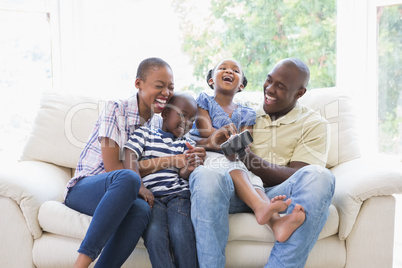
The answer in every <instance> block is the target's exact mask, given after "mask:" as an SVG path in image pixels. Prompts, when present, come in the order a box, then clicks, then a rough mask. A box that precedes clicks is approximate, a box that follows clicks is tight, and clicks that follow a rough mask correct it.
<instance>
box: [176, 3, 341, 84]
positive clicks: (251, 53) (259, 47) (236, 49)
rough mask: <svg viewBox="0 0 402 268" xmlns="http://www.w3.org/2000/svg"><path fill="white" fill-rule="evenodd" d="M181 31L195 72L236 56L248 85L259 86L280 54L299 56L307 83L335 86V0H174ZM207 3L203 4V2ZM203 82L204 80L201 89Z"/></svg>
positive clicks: (198, 73)
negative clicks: (308, 77)
mask: <svg viewBox="0 0 402 268" xmlns="http://www.w3.org/2000/svg"><path fill="white" fill-rule="evenodd" d="M173 3H174V5H175V9H176V12H177V13H178V15H179V17H180V18H181V23H180V26H181V29H182V31H183V34H184V42H183V49H184V51H185V52H186V53H187V54H188V55H189V57H190V59H191V63H192V64H193V65H194V69H195V75H196V76H197V78H198V79H199V80H202V81H203V79H204V77H205V74H206V73H207V71H208V70H209V69H210V68H212V67H213V66H214V65H215V64H216V63H218V62H219V61H220V60H222V59H223V58H227V57H230V58H235V59H236V60H238V61H240V63H241V64H242V66H243V68H244V69H245V73H246V76H247V78H248V80H249V84H248V86H247V90H248V91H254V90H257V91H260V90H261V85H262V83H263V81H264V80H265V78H266V75H267V72H268V71H269V70H270V69H271V68H272V67H273V66H274V65H275V64H276V63H277V62H278V61H279V60H281V59H283V58H287V57H297V58H300V59H301V60H303V61H305V62H306V63H307V65H308V66H309V68H310V71H311V80H310V85H309V88H317V87H331V86H335V79H336V77H335V72H336V65H335V64H336V62H335V59H336V51H335V47H336V1H335V0H325V1H302V0H292V1H254V0H246V1H228V0H211V1H210V8H209V9H207V13H206V14H204V16H203V17H201V16H200V15H199V14H198V13H199V11H200V10H203V9H202V7H204V6H205V5H206V4H205V2H204V1H187V0H174V1H173ZM204 9H205V8H204ZM204 87H205V83H203V84H202V86H201V88H200V89H197V90H202V89H203V88H204Z"/></svg>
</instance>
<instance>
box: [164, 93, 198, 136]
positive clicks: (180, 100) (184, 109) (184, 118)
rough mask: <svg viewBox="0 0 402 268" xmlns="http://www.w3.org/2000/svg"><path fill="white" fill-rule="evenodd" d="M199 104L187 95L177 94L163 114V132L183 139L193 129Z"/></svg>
mask: <svg viewBox="0 0 402 268" xmlns="http://www.w3.org/2000/svg"><path fill="white" fill-rule="evenodd" d="M196 114H197V102H196V101H195V99H194V98H193V97H192V96H191V95H189V94H186V93H175V94H174V95H173V97H172V98H171V99H170V101H169V104H168V105H167V107H166V109H165V110H163V112H162V118H163V125H162V130H163V131H165V132H169V133H172V134H173V135H174V136H175V137H177V138H179V137H183V136H184V135H185V134H186V133H187V132H189V131H190V129H191V128H192V127H193V123H194V119H195V116H196Z"/></svg>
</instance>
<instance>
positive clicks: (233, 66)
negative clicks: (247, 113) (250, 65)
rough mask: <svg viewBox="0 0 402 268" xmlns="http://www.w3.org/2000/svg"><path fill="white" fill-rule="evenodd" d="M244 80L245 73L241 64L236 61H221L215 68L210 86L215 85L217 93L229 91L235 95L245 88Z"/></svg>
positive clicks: (209, 81)
mask: <svg viewBox="0 0 402 268" xmlns="http://www.w3.org/2000/svg"><path fill="white" fill-rule="evenodd" d="M242 80H243V71H242V68H241V66H240V64H239V63H238V62H236V61H234V60H230V59H227V60H223V61H221V62H220V63H219V64H218V65H217V66H216V67H215V69H214V70H213V74H212V77H211V78H210V79H209V80H208V84H209V85H213V87H214V89H215V90H216V91H219V92H225V91H229V92H233V94H234V93H236V92H238V91H241V90H242V89H243V88H244V86H243V84H242Z"/></svg>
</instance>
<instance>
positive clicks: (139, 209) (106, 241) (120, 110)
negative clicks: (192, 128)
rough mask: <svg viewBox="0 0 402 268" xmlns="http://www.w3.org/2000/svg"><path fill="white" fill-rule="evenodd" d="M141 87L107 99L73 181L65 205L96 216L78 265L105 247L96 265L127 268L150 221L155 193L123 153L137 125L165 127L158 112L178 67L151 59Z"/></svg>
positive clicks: (142, 69) (140, 73)
mask: <svg viewBox="0 0 402 268" xmlns="http://www.w3.org/2000/svg"><path fill="white" fill-rule="evenodd" d="M135 86H136V88H138V93H137V94H135V95H134V96H132V97H131V98H129V99H128V100H118V101H110V102H108V103H107V105H106V107H105V109H104V111H103V113H102V114H101V115H100V117H99V119H98V121H97V122H96V124H95V127H94V129H93V131H92V134H91V136H90V139H89V141H88V142H87V144H86V146H85V148H84V149H83V151H82V153H81V155H80V159H79V162H78V165H77V169H76V173H75V176H74V177H73V178H72V179H71V180H70V181H69V182H68V184H67V189H66V194H65V204H66V205H67V206H68V207H70V208H72V209H74V210H77V211H79V212H81V213H84V214H87V215H91V216H93V218H92V221H91V224H90V226H89V228H88V230H87V233H86V235H85V238H84V240H83V242H82V244H81V246H80V248H79V250H78V252H79V255H78V258H77V260H76V263H75V265H74V267H88V266H89V265H90V264H91V262H93V261H94V260H95V259H96V258H97V257H98V256H99V254H100V253H101V251H102V254H101V256H100V257H99V259H98V261H97V263H96V267H121V266H122V265H123V263H124V262H125V260H126V259H127V258H128V257H129V256H130V254H131V252H132V251H133V250H134V248H135V246H136V244H137V242H138V240H139V238H140V237H141V235H142V233H143V232H144V230H145V228H146V227H147V225H148V222H149V219H150V215H151V208H150V205H149V204H148V203H147V202H146V201H148V192H149V191H147V190H146V188H145V186H144V185H143V184H142V182H141V178H140V176H139V175H138V174H139V173H138V172H137V173H136V172H134V171H131V170H124V169H123V164H122V161H121V160H120V155H121V149H122V148H123V146H124V144H125V143H126V141H127V140H128V138H129V136H130V135H131V134H132V133H133V132H134V130H135V129H137V128H138V127H140V126H142V125H145V126H154V127H157V128H159V127H161V119H160V118H159V117H157V116H155V114H159V113H161V112H162V110H163V109H164V108H165V106H166V104H167V102H168V101H169V99H170V98H171V96H172V94H173V89H174V84H173V73H172V69H171V67H170V66H169V65H168V64H167V63H166V62H165V61H163V60H162V59H159V58H149V59H146V60H144V61H142V62H141V63H140V65H139V66H138V70H137V78H136V80H135ZM176 158H177V157H176ZM176 160H177V159H176ZM137 197H141V198H142V199H140V198H137Z"/></svg>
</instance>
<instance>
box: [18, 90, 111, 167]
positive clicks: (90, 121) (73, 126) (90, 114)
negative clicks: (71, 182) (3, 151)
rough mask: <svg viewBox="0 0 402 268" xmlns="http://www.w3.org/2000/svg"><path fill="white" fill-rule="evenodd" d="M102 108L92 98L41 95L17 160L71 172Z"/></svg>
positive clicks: (55, 92)
mask: <svg viewBox="0 0 402 268" xmlns="http://www.w3.org/2000/svg"><path fill="white" fill-rule="evenodd" d="M102 105H104V102H101V101H98V100H97V99H95V98H90V97H83V96H74V95H68V94H61V93H60V92H57V91H48V92H45V93H44V94H43V95H42V99H41V102H40V108H39V111H38V113H37V116H36V118H35V121H34V124H33V128H32V131H31V134H30V136H29V138H28V141H27V143H26V144H25V147H24V150H23V155H22V157H21V160H39V161H44V162H49V163H54V164H56V165H59V166H64V167H70V168H75V167H76V165H77V162H78V158H79V155H80V153H81V151H82V149H83V148H84V145H85V143H86V141H87V139H88V137H89V135H90V133H91V130H92V128H93V126H94V124H95V121H96V120H97V118H98V115H99V110H101V109H102V107H100V106H102ZM99 107H100V109H99Z"/></svg>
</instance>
